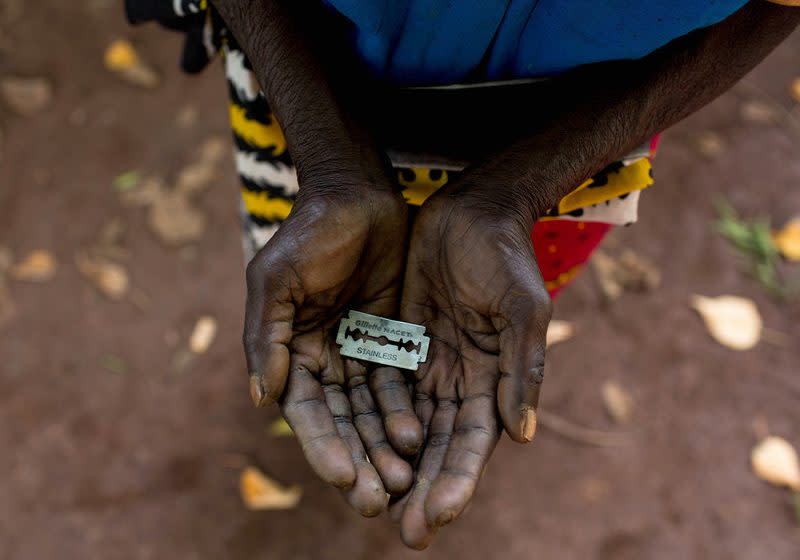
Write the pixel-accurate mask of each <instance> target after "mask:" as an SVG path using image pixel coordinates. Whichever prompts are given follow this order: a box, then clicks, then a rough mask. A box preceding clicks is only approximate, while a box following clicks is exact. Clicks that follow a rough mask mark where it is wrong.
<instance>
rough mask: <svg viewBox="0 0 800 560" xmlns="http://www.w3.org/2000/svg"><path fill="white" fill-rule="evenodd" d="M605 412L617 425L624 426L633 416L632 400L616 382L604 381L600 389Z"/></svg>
mask: <svg viewBox="0 0 800 560" xmlns="http://www.w3.org/2000/svg"><path fill="white" fill-rule="evenodd" d="M601 393H602V395H603V404H605V407H606V412H608V415H609V416H610V417H611V419H612V420H613V421H614V422H616V423H617V424H626V423H627V422H628V421H629V420H630V419H631V415H632V414H633V399H632V398H631V395H630V393H628V391H627V390H626V389H625V388H624V387H623V386H622V385H620V384H619V383H617V382H616V381H606V382H604V383H603V386H602V387H601Z"/></svg>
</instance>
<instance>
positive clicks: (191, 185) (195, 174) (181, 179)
mask: <svg viewBox="0 0 800 560" xmlns="http://www.w3.org/2000/svg"><path fill="white" fill-rule="evenodd" d="M216 175H217V170H216V168H215V167H214V165H213V164H211V163H210V162H207V161H199V162H197V163H193V164H191V165H187V166H186V167H184V168H183V169H181V172H180V173H179V174H178V179H177V181H176V182H175V190H176V191H179V192H182V193H185V194H192V193H195V192H199V191H201V190H203V189H204V188H205V187H207V186H208V185H209V184H210V183H211V181H212V180H213V179H214V177H216Z"/></svg>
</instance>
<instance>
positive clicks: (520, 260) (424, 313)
mask: <svg viewBox="0 0 800 560" xmlns="http://www.w3.org/2000/svg"><path fill="white" fill-rule="evenodd" d="M401 314H402V318H403V319H404V320H406V321H410V322H414V323H420V324H423V325H425V327H426V329H427V331H428V333H429V335H430V336H431V344H430V347H429V351H428V359H427V361H426V362H425V363H424V364H421V366H420V369H419V371H418V372H417V383H416V386H415V394H414V400H415V407H416V412H417V415H418V416H419V418H420V420H421V422H422V425H423V430H424V435H425V447H424V450H423V452H422V455H421V457H420V462H419V464H418V467H417V474H416V481H417V482H416V484H415V486H414V489H413V490H412V491H411V492H410V493H409V494H408V495H407V496H406V497H405V498H404V502H403V503H402V504H400V505H399V507H402V509H403V512H402V524H401V530H402V534H403V539H404V540H405V541H406V543H407V544H409V545H411V546H414V547H424V546H426V545H427V542H428V540H429V539H430V537H431V536H432V534H433V532H434V531H435V530H436V528H437V527H440V526H442V525H444V524H446V523H448V522H450V521H451V520H452V519H453V518H455V517H456V516H457V515H458V514H459V513H460V512H461V511H462V510H463V509H464V507H465V506H466V504H467V502H468V501H469V499H470V497H471V496H472V494H473V492H474V490H475V487H476V485H477V482H478V479H479V478H480V475H481V473H482V471H483V468H484V466H485V464H486V461H487V460H488V458H489V456H490V455H491V453H492V450H493V449H494V447H495V445H496V444H497V441H498V440H499V437H500V433H501V428H502V424H505V426H506V428H507V430H508V431H509V433H510V434H511V436H512V437H513V438H514V439H517V440H519V441H527V440H529V439H530V438H531V437H532V435H533V434H532V430H533V429H534V426H535V415H533V414H532V412H530V410H531V407H532V406H534V405H535V403H536V399H537V398H538V389H539V384H540V382H541V376H542V371H543V370H542V367H543V363H544V362H543V361H544V334H545V332H546V327H547V322H548V321H549V316H550V302H549V298H548V297H547V294H546V292H545V291H544V287H543V283H542V281H541V277H540V276H539V273H538V269H537V267H536V263H535V261H534V258H533V252H532V248H531V247H530V241H529V239H528V236H527V233H526V232H524V231H518V230H516V228H514V227H512V226H510V225H509V224H503V223H501V222H498V221H497V220H491V219H487V217H483V216H481V215H479V214H473V213H469V212H463V211H460V210H457V211H453V209H452V208H445V207H442V206H441V205H439V204H437V203H435V202H434V203H433V204H432V205H431V206H430V207H426V208H424V209H423V211H422V212H421V213H420V217H419V218H418V221H417V224H416V226H415V228H414V235H413V237H412V243H411V248H410V250H409V256H408V269H407V272H406V285H405V288H404V292H403V301H402V305H401ZM498 413H499V414H498ZM501 421H502V424H501Z"/></svg>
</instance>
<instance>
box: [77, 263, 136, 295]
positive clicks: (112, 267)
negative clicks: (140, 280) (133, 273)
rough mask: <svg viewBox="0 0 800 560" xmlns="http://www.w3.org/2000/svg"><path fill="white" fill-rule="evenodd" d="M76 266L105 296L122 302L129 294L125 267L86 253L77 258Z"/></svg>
mask: <svg viewBox="0 0 800 560" xmlns="http://www.w3.org/2000/svg"><path fill="white" fill-rule="evenodd" d="M75 265H76V266H77V267H78V270H79V271H80V272H81V274H83V275H84V276H85V277H86V278H87V279H89V280H90V281H91V282H92V283H93V284H94V285H95V286H96V287H97V288H98V289H99V290H100V291H101V292H103V294H105V295H106V296H107V297H109V298H110V299H113V300H120V299H122V298H123V297H125V295H126V294H127V293H128V288H129V287H130V282H129V280H128V273H127V271H126V270H125V268H124V267H122V266H121V265H118V264H116V263H113V262H111V261H109V260H107V259H104V258H102V257H90V256H89V255H87V254H85V253H78V254H77V255H76V256H75Z"/></svg>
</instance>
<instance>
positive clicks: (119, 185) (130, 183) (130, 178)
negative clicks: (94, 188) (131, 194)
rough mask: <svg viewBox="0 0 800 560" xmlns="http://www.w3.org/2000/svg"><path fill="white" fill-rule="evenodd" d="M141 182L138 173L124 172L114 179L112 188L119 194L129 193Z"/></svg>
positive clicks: (140, 175)
mask: <svg viewBox="0 0 800 560" xmlns="http://www.w3.org/2000/svg"><path fill="white" fill-rule="evenodd" d="M141 182H142V174H141V173H140V172H139V171H126V172H125V173H123V174H122V175H117V176H116V177H115V178H114V183H113V185H114V188H115V189H117V190H118V191H119V192H125V191H129V190H131V189H133V188H135V187H137V186H138V185H139V183H141Z"/></svg>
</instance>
